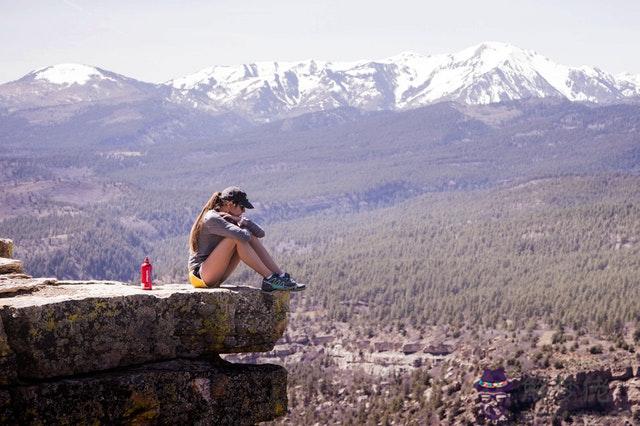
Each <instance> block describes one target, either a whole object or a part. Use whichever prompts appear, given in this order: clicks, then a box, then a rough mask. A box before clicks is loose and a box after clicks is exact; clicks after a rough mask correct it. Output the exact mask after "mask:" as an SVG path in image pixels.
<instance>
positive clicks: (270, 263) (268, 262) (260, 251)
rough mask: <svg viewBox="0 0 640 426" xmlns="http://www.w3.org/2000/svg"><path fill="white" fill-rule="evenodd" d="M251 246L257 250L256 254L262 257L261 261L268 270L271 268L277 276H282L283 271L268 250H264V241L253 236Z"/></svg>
mask: <svg viewBox="0 0 640 426" xmlns="http://www.w3.org/2000/svg"><path fill="white" fill-rule="evenodd" d="M249 244H251V247H253V250H255V252H256V254H257V255H258V257H260V260H262V263H264V265H265V266H266V267H267V268H269V269H270V270H271V271H272V272H275V273H276V274H282V269H280V268H279V267H278V265H277V264H276V262H275V261H274V260H273V258H272V257H271V255H270V254H269V252H268V251H267V249H266V248H264V246H263V245H262V241H260V238H257V237H256V236H255V235H252V236H251V240H250V241H249Z"/></svg>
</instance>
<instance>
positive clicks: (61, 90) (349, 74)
mask: <svg viewBox="0 0 640 426" xmlns="http://www.w3.org/2000/svg"><path fill="white" fill-rule="evenodd" d="M548 97H552V98H566V99H568V100H571V101H586V102H597V103H611V102H618V101H621V100H624V99H629V98H635V99H640V75H633V74H619V75H617V76H613V75H611V74H608V73H606V72H604V71H602V70H600V69H598V68H594V67H588V66H583V67H569V66H565V65H560V64H557V63H555V62H553V61H551V60H549V59H548V58H546V57H544V56H542V55H540V54H538V53H536V52H533V51H530V50H524V49H520V48H518V47H516V46H513V45H510V44H506V43H497V42H489V43H482V44H479V45H477V46H473V47H470V48H467V49H464V50H462V51H460V52H457V53H453V54H440V55H420V54H417V53H413V52H404V53H401V54H399V55H396V56H392V57H389V58H386V59H381V60H374V61H371V60H361V61H355V62H323V61H315V60H307V61H300V62H258V63H253V64H245V65H238V66H213V67H210V68H206V69H204V70H201V71H199V72H197V73H195V74H192V75H188V76H184V77H180V78H176V79H174V80H170V81H168V82H167V83H165V84H162V85H158V84H150V83H145V82H142V81H139V80H135V79H132V78H128V77H125V76H123V75H120V74H116V73H113V72H110V71H106V70H104V69H101V68H96V67H91V66H87V65H79V64H60V65H54V66H50V67H46V68H43V69H40V70H37V71H33V72H31V73H29V74H27V75H26V76H24V77H22V78H21V79H19V80H16V81H13V82H10V83H6V84H2V85H0V109H5V110H8V111H9V112H11V111H15V110H27V109H31V108H39V107H50V106H58V105H61V106H64V107H65V108H66V109H67V110H69V109H80V108H82V107H83V106H85V105H93V104H96V103H99V104H105V103H107V104H113V103H126V102H130V101H137V100H141V99H148V98H149V99H153V100H154V101H160V102H166V101H169V103H175V104H178V105H179V106H180V107H188V108H196V109H198V110H200V111H206V112H208V113H211V114H214V115H217V114H222V113H232V114H238V115H240V116H242V117H243V118H245V119H249V120H252V121H272V120H276V119H279V118H285V117H292V116H296V115H300V114H304V113H307V112H315V111H324V110H329V109H333V108H338V107H351V108H356V109H359V110H369V111H375V110H403V109H411V108H417V107H420V106H424V105H428V104H432V103H436V102H441V101H455V102H462V103H467V104H487V103H494V102H500V101H507V100H515V99H525V98H548Z"/></svg>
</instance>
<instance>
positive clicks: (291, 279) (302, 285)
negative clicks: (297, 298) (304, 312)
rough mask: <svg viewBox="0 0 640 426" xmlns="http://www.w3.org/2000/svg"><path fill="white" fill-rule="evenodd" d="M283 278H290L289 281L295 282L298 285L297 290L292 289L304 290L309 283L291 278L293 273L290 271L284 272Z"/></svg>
mask: <svg viewBox="0 0 640 426" xmlns="http://www.w3.org/2000/svg"><path fill="white" fill-rule="evenodd" d="M283 278H284V279H287V280H289V281H291V282H292V283H294V284H295V285H296V286H297V287H296V290H292V291H302V290H304V289H305V288H307V285H306V284H302V283H299V282H298V281H296V280H294V279H293V278H291V275H289V273H288V272H285V273H284V275H283Z"/></svg>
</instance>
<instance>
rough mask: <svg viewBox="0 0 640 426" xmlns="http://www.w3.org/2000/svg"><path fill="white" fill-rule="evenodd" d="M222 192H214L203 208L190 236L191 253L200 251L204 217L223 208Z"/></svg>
mask: <svg viewBox="0 0 640 426" xmlns="http://www.w3.org/2000/svg"><path fill="white" fill-rule="evenodd" d="M221 195H222V192H214V193H213V195H212V196H211V198H209V201H207V203H206V204H205V205H204V207H202V211H201V212H200V214H199V215H198V217H197V218H196V221H195V222H193V226H192V227H191V234H190V235H189V247H190V248H191V251H193V252H196V251H198V236H199V235H200V231H201V230H202V217H203V216H204V215H205V213H206V212H208V211H209V210H216V211H219V209H220V207H222V201H223V200H222V198H220V196H221Z"/></svg>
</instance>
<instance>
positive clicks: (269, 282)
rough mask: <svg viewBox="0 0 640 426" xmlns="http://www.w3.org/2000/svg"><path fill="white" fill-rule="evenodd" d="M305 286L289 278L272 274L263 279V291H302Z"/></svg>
mask: <svg viewBox="0 0 640 426" xmlns="http://www.w3.org/2000/svg"><path fill="white" fill-rule="evenodd" d="M304 289H305V286H300V285H299V284H297V283H295V282H293V281H291V280H290V279H289V278H286V277H281V276H279V275H277V274H271V275H270V276H269V277H267V278H263V279H262V291H268V292H272V291H301V290H304Z"/></svg>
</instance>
